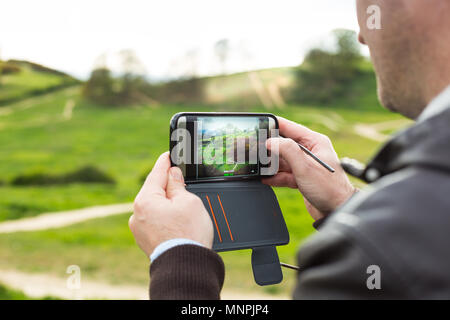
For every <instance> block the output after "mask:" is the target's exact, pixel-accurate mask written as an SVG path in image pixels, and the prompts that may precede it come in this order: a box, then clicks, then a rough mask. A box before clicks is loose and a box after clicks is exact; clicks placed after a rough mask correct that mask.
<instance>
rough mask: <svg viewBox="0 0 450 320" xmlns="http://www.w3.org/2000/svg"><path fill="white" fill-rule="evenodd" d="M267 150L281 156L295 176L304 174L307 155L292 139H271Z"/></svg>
mask: <svg viewBox="0 0 450 320" xmlns="http://www.w3.org/2000/svg"><path fill="white" fill-rule="evenodd" d="M267 148H268V149H270V150H271V151H272V152H274V153H275V154H278V155H280V156H281V157H282V158H283V159H284V160H286V162H287V163H288V164H289V166H290V167H291V169H292V171H293V173H294V174H302V173H303V171H304V170H303V169H304V161H305V160H306V161H307V159H305V158H306V157H305V154H304V153H303V151H302V149H300V147H299V146H298V144H297V143H296V142H295V141H294V140H292V139H290V138H281V137H280V138H271V139H269V140H268V143H267Z"/></svg>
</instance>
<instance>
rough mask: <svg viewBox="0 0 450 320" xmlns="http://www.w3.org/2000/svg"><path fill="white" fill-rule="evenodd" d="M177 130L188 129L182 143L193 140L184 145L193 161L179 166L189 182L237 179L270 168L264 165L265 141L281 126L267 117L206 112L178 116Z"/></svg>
mask: <svg viewBox="0 0 450 320" xmlns="http://www.w3.org/2000/svg"><path fill="white" fill-rule="evenodd" d="M176 129H182V130H185V131H181V134H182V135H183V132H184V137H183V138H182V139H181V140H184V142H186V140H187V139H189V140H190V142H189V143H185V144H184V147H185V150H183V151H184V154H183V155H185V156H187V157H186V159H188V160H191V161H182V162H181V163H177V165H178V166H179V167H180V168H181V170H182V171H183V174H184V176H185V179H186V180H188V181H199V182H200V181H207V180H229V179H231V180H236V179H247V178H254V177H258V176H259V175H260V174H261V168H262V167H264V166H265V165H267V164H265V163H264V164H262V163H261V159H260V158H261V157H260V155H261V154H260V152H261V151H262V150H261V148H264V150H265V147H264V145H265V140H266V139H267V138H268V137H270V136H271V134H273V129H277V123H276V120H275V117H273V116H271V115H264V114H231V115H228V114H220V115H217V114H214V113H211V114H207V113H202V114H186V115H183V116H180V117H178V119H177V122H176ZM171 140H173V139H172V138H171ZM175 140H177V141H179V140H180V139H179V137H175ZM187 149H188V150H187ZM171 152H172V148H171ZM186 152H188V153H189V155H187V154H186Z"/></svg>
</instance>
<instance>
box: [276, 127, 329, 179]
mask: <svg viewBox="0 0 450 320" xmlns="http://www.w3.org/2000/svg"><path fill="white" fill-rule="evenodd" d="M280 137H281V138H285V137H283V136H280ZM296 143H297V144H298V146H299V147H300V149H302V150H303V151H304V152H305V153H306V154H307V155H309V156H310V157H311V158H313V159H314V160H316V161H317V162H318V163H319V164H320V165H321V166H322V167H324V168H325V169H327V170H328V171H330V172H331V173H334V172H335V171H336V170H334V169H333V167H331V166H330V165H328V164H326V163H325V162H323V161H322V160H320V159H319V157H317V156H316V155H315V154H314V153H312V152H311V151H309V149H308V148H306V147H305V146H304V145H302V144H300V143H298V142H296Z"/></svg>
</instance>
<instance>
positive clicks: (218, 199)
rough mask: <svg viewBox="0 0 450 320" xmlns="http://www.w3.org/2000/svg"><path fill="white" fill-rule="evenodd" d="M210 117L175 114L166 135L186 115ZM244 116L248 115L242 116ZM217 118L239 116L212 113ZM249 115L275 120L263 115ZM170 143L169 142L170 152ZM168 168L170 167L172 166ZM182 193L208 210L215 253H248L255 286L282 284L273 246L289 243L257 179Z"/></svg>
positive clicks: (196, 185) (202, 185)
mask: <svg viewBox="0 0 450 320" xmlns="http://www.w3.org/2000/svg"><path fill="white" fill-rule="evenodd" d="M206 114H207V115H211V113H177V114H175V115H174V116H173V117H172V119H171V121H170V134H172V131H173V130H174V129H175V128H176V123H177V119H178V118H179V117H180V116H183V115H185V116H188V115H196V116H199V115H206ZM245 114H246V115H248V113H245ZM214 115H217V116H230V115H242V113H214ZM252 115H266V116H270V117H273V118H274V120H275V122H276V126H277V128H278V121H277V119H276V117H275V116H273V115H271V114H267V113H259V114H252ZM172 147H173V142H172V141H171V142H170V150H172ZM172 165H174V164H173V163H172ZM186 189H187V190H189V191H190V192H192V193H194V194H196V195H198V196H199V197H200V199H201V200H202V201H203V204H204V205H205V208H206V209H207V210H208V212H209V215H210V217H211V220H212V222H213V227H214V243H213V250H215V251H231V250H240V249H252V257H251V261H252V269H253V276H254V279H255V281H256V283H257V284H259V285H270V284H276V283H280V282H281V281H282V280H283V273H282V272H281V266H280V261H279V259H278V253H277V250H276V246H279V245H285V244H287V243H289V233H288V230H287V227H286V223H285V221H284V218H283V214H282V213H281V209H280V206H279V204H278V200H277V198H276V196H275V193H274V192H273V190H272V188H271V187H269V186H267V185H265V184H263V183H261V181H260V180H259V179H248V180H243V179H240V180H228V179H227V180H225V181H217V180H216V181H205V182H199V181H195V182H187V186H186Z"/></svg>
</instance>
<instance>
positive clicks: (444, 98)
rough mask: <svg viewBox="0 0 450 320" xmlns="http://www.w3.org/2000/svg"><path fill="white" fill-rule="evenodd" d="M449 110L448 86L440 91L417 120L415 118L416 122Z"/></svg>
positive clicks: (449, 91) (449, 90) (449, 92)
mask: <svg viewBox="0 0 450 320" xmlns="http://www.w3.org/2000/svg"><path fill="white" fill-rule="evenodd" d="M449 108H450V85H449V86H448V87H447V88H446V89H445V90H444V91H442V93H441V94H439V95H438V96H437V97H436V98H434V99H433V100H432V101H431V102H430V104H429V105H428V106H427V107H426V108H425V110H423V111H422V113H421V114H420V116H419V118H417V121H418V122H421V121H425V120H426V119H429V118H431V117H433V116H435V115H437V114H439V113H441V112H442V111H444V110H446V109H449Z"/></svg>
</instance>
